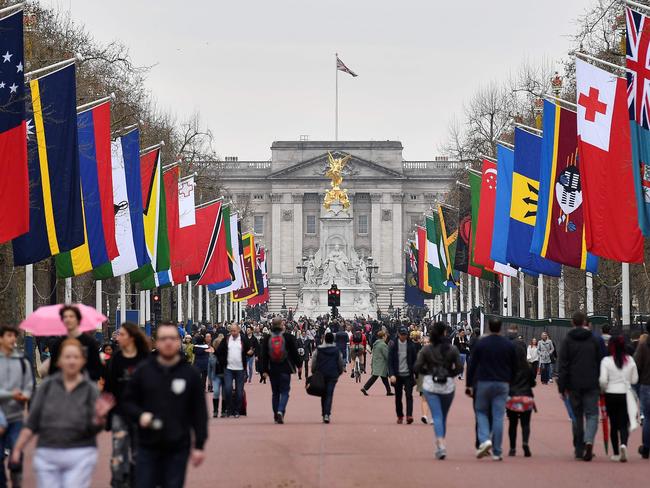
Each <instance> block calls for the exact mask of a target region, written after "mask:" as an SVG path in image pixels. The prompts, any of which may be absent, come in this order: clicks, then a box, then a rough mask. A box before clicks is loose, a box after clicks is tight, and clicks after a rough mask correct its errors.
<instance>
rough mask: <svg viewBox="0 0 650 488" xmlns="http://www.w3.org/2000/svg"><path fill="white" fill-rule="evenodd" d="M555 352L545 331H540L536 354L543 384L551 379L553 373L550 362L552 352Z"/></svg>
mask: <svg viewBox="0 0 650 488" xmlns="http://www.w3.org/2000/svg"><path fill="white" fill-rule="evenodd" d="M554 352H555V345H554V344H553V341H552V340H551V339H549V337H548V334H547V333H546V332H542V338H541V340H540V341H539V342H538V343H537V354H538V356H539V368H540V375H541V380H542V384H543V385H548V384H549V382H552V381H553V378H552V376H553V373H552V371H553V370H552V366H551V363H552V362H553V353H554Z"/></svg>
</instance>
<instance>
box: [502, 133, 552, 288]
mask: <svg viewBox="0 0 650 488" xmlns="http://www.w3.org/2000/svg"><path fill="white" fill-rule="evenodd" d="M541 151H542V138H541V137H539V136H537V135H535V134H531V133H530V132H527V131H525V130H522V129H519V128H516V129H515V154H514V168H513V172H512V194H511V200H510V222H509V224H508V243H507V251H506V257H507V262H508V263H509V264H510V265H511V266H516V267H520V268H523V269H525V270H529V271H532V272H535V273H542V274H545V275H549V276H560V273H561V266H560V265H559V264H558V263H555V262H553V261H550V260H548V259H544V258H543V257H541V256H539V255H537V254H534V253H532V252H530V246H531V242H532V240H533V231H534V230H535V222H536V221H537V205H538V201H539V171H540V158H541ZM497 187H498V182H497ZM495 225H496V219H495ZM493 249H494V246H493Z"/></svg>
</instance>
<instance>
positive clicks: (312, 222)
mask: <svg viewBox="0 0 650 488" xmlns="http://www.w3.org/2000/svg"><path fill="white" fill-rule="evenodd" d="M305 234H309V235H316V216H315V215H307V222H306V223H305Z"/></svg>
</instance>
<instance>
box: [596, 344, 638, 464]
mask: <svg viewBox="0 0 650 488" xmlns="http://www.w3.org/2000/svg"><path fill="white" fill-rule="evenodd" d="M608 349H609V354H610V355H609V356H606V357H604V358H603V360H602V361H601V363H600V378H599V382H600V389H601V390H602V391H603V392H604V393H605V405H606V407H607V416H608V417H609V423H610V429H611V440H612V450H613V452H614V455H613V456H612V457H611V459H612V461H620V462H623V463H624V462H626V461H627V459H628V453H627V440H628V436H629V432H630V427H632V429H634V428H635V427H636V426H637V423H636V414H637V412H636V410H637V405H636V400H635V399H634V393H633V392H632V385H634V384H636V383H637V382H638V381H639V373H638V371H637V368H636V363H635V362H634V359H632V357H631V356H629V355H628V354H626V353H625V339H624V338H623V337H622V336H615V337H612V338H611V339H610V340H609V344H608ZM619 441H620V445H619Z"/></svg>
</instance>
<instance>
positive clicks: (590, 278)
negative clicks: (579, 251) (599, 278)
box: [586, 272, 594, 315]
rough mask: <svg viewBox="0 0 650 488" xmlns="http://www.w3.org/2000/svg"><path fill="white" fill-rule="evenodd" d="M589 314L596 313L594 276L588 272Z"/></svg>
mask: <svg viewBox="0 0 650 488" xmlns="http://www.w3.org/2000/svg"><path fill="white" fill-rule="evenodd" d="M586 282H587V315H593V314H594V277H593V275H592V274H591V273H589V272H587V277H586Z"/></svg>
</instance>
